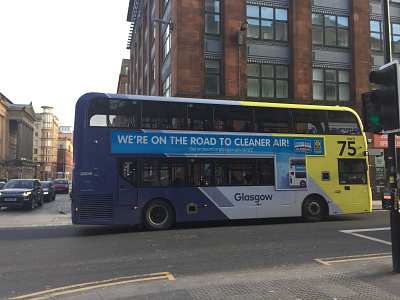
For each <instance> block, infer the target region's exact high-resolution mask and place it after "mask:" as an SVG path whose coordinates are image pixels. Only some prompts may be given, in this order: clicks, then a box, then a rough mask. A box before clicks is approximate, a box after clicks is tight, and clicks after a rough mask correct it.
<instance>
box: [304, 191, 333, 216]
mask: <svg viewBox="0 0 400 300" xmlns="http://www.w3.org/2000/svg"><path fill="white" fill-rule="evenodd" d="M327 213H328V207H327V205H326V202H325V201H324V200H323V199H321V198H318V197H315V196H313V197H309V198H307V199H306V200H304V202H303V207H302V217H303V219H304V220H305V221H307V222H319V221H321V220H322V219H323V218H324V217H325V216H326V215H327Z"/></svg>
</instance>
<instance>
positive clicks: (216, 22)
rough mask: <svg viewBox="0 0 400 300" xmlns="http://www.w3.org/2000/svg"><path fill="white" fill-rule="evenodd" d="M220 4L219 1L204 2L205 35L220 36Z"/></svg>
mask: <svg viewBox="0 0 400 300" xmlns="http://www.w3.org/2000/svg"><path fill="white" fill-rule="evenodd" d="M219 4H220V2H219V0H205V4H204V11H205V16H204V17H205V22H204V23H205V24H204V27H205V33H206V34H220V13H221V12H220V6H219Z"/></svg>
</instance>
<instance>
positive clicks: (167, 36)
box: [162, 25, 171, 59]
mask: <svg viewBox="0 0 400 300" xmlns="http://www.w3.org/2000/svg"><path fill="white" fill-rule="evenodd" d="M162 41H163V59H165V58H166V57H167V56H168V54H169V51H170V50H171V30H170V28H169V25H167V26H166V27H165V31H164V33H163V35H162Z"/></svg>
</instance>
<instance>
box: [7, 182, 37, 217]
mask: <svg viewBox="0 0 400 300" xmlns="http://www.w3.org/2000/svg"><path fill="white" fill-rule="evenodd" d="M36 203H37V204H38V206H42V205H43V188H42V185H41V184H40V181H39V180H37V179H11V180H9V181H8V182H7V183H6V184H5V185H4V187H3V189H2V190H1V191H0V208H1V207H23V208H25V209H27V210H33V209H35V205H36Z"/></svg>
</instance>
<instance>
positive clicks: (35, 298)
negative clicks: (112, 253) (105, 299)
mask: <svg viewBox="0 0 400 300" xmlns="http://www.w3.org/2000/svg"><path fill="white" fill-rule="evenodd" d="M156 279H168V280H175V278H174V276H173V275H172V274H171V273H169V272H161V273H151V274H145V275H135V276H128V277H119V278H112V279H107V280H102V281H93V282H86V283H82V284H75V285H70V286H65V287H60V288H55V289H51V290H46V291H42V292H38V293H33V294H28V295H23V296H19V297H15V298H11V299H10V300H18V299H31V300H39V299H49V298H51V297H54V296H59V295H65V294H71V293H76V292H82V291H87V290H91V289H95V288H101V287H108V286H114V285H120V284H126V283H132V282H140V281H149V280H156Z"/></svg>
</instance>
